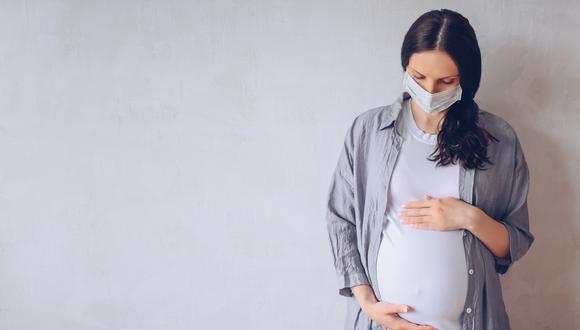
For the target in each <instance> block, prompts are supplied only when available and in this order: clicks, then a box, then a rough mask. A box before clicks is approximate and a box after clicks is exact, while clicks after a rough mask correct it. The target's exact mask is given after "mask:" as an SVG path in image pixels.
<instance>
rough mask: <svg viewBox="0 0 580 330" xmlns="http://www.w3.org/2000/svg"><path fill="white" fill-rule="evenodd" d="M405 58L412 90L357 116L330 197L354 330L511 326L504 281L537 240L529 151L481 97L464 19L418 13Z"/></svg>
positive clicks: (332, 230)
mask: <svg viewBox="0 0 580 330" xmlns="http://www.w3.org/2000/svg"><path fill="white" fill-rule="evenodd" d="M401 63H402V68H403V79H402V82H403V92H402V93H401V94H400V96H399V97H398V98H397V100H396V101H395V102H394V103H392V104H390V105H387V106H381V107H377V108H373V109H370V110H368V111H365V112H364V113H362V114H360V115H359V116H357V117H356V118H355V120H354V121H353V123H352V125H351V126H350V128H349V129H348V131H347V134H346V137H345V139H344V143H343V146H342V149H341V153H340V157H339V160H338V164H337V166H336V169H335V172H334V175H333V176H332V180H331V185H330V189H329V192H328V205H327V206H328V208H327V216H326V219H327V225H328V233H329V236H328V237H329V241H330V245H331V249H332V256H333V261H334V266H335V268H336V271H337V274H338V281H339V294H340V295H342V296H344V297H347V298H348V300H347V307H348V308H347V315H346V324H345V329H347V330H348V329H365V330H369V329H371V330H372V329H383V330H384V329H389V330H398V329H441V330H459V329H472V330H479V329H489V330H491V329H501V330H506V329H510V323H509V317H508V315H507V312H506V307H505V305H504V302H503V298H502V289H501V284H500V281H499V274H504V273H506V272H507V270H508V268H509V267H510V266H511V265H512V264H513V263H514V262H515V261H517V260H518V259H520V258H521V257H523V256H524V255H525V254H526V252H527V251H528V250H529V248H530V247H531V245H532V243H533V241H534V235H533V234H532V233H531V231H530V228H529V223H528V206H527V195H528V190H529V171H528V166H527V163H526V159H525V157H524V153H523V149H522V146H521V144H520V142H519V139H518V137H517V135H516V132H515V131H514V129H513V128H512V127H511V125H510V124H508V123H507V122H506V121H505V120H504V119H503V118H501V117H500V116H498V115H496V114H492V113H491V112H487V111H485V110H482V109H480V108H479V106H478V105H477V103H475V101H474V97H475V94H476V92H477V90H478V88H479V83H480V78H481V55H480V51H479V46H478V44H477V39H476V36H475V32H474V31H473V28H472V27H471V25H470V24H469V21H468V20H467V19H466V18H465V17H463V16H462V15H460V14H459V13H457V12H454V11H451V10H446V9H442V10H434V11H430V12H427V13H425V14H423V15H422V16H420V17H419V18H418V19H417V20H416V21H415V22H414V23H413V24H412V26H411V28H410V29H409V31H408V32H407V34H406V35H405V38H404V41H403V46H402V51H401Z"/></svg>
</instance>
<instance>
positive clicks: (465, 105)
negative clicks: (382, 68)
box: [401, 9, 499, 169]
mask: <svg viewBox="0 0 580 330" xmlns="http://www.w3.org/2000/svg"><path fill="white" fill-rule="evenodd" d="M429 50H439V51H443V52H446V53H447V54H449V56H451V58H452V59H453V60H454V61H455V64H456V65H457V67H458V68H459V76H460V84H461V89H462V90H463V93H462V95H461V100H459V101H457V102H455V103H454V104H452V105H451V107H450V108H449V110H447V113H446V115H445V117H444V119H443V120H444V122H443V125H442V129H441V131H440V132H439V133H438V134H437V147H436V149H435V151H433V153H432V154H431V156H433V157H432V158H428V159H429V160H431V161H436V162H437V165H438V166H445V165H448V164H449V163H453V164H456V163H457V162H458V161H459V162H461V165H462V166H463V167H465V168H468V169H473V168H478V169H485V168H484V165H485V163H489V164H491V165H493V162H492V161H491V160H489V158H488V156H487V146H488V143H489V140H490V139H493V140H495V141H496V142H497V141H499V140H498V139H497V138H496V137H494V136H493V135H491V133H489V132H488V131H487V130H486V129H484V128H482V127H480V126H479V125H478V119H479V107H478V106H477V103H475V101H474V100H473V98H474V97H475V93H476V92H477V90H478V88H479V83H480V80H481V53H480V51H479V45H478V43H477V38H476V36H475V31H474V30H473V28H472V27H471V25H470V24H469V20H468V19H467V18H465V17H463V16H462V15H461V14H459V13H457V12H455V11H452V10H449V9H440V10H432V11H429V12H426V13H424V14H423V15H421V16H420V17H419V18H418V19H417V20H416V21H415V22H414V23H413V24H412V25H411V27H410V28H409V31H407V33H406V34H405V39H404V40H403V46H402V48H401V64H402V65H403V71H405V69H406V68H407V65H408V64H409V59H410V58H411V55H413V54H414V53H417V52H422V51H429Z"/></svg>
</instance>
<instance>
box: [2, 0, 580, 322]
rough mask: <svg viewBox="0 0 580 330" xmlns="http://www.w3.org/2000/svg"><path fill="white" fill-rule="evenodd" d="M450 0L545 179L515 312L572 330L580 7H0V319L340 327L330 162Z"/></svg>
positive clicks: (488, 92) (495, 99)
mask: <svg viewBox="0 0 580 330" xmlns="http://www.w3.org/2000/svg"><path fill="white" fill-rule="evenodd" d="M442 7H443V8H450V9H454V10H457V11H459V12H461V13H463V14H464V15H465V16H466V17H468V18H469V19H470V21H471V23H472V25H473V26H474V28H475V30H476V32H477V35H478V39H479V41H480V46H481V49H482V52H483V80H482V86H481V89H480V91H479V94H478V96H477V98H476V100H477V102H478V103H479V104H480V106H481V107H482V108H484V109H486V110H488V111H491V112H494V113H498V114H500V115H502V116H503V117H504V118H506V119H507V120H508V121H509V122H510V123H511V124H512V125H513V126H514V127H515V128H516V130H517V132H518V134H519V136H520V139H521V141H522V144H523V146H524V148H525V152H526V157H527V159H528V162H529V166H530V171H531V175H532V183H531V193H530V200H529V203H530V207H531V209H530V212H531V226H532V228H533V231H534V232H535V234H536V236H537V241H536V242H535V245H534V247H533V249H531V250H530V252H529V254H528V255H527V256H526V257H525V258H524V259H522V260H521V262H519V264H517V265H515V266H514V268H512V269H511V270H510V272H509V273H508V274H506V276H504V277H503V278H502V282H503V285H504V298H505V300H506V304H507V306H508V310H509V313H510V318H511V320H512V326H513V328H514V329H572V328H578V327H580V316H579V315H578V313H577V311H578V310H580V299H579V298H578V296H579V294H580V277H579V276H578V273H579V272H580V258H579V257H580V255H579V251H580V238H579V237H580V235H579V232H580V225H579V223H578V217H579V215H580V206H579V203H578V200H579V199H580V188H579V186H580V179H579V178H580V176H578V175H577V174H576V173H574V170H577V169H578V168H579V165H580V143H579V142H578V141H579V136H578V133H577V129H578V128H579V127H580V116H579V113H580V112H579V111H578V107H579V105H580V93H578V92H577V89H578V85H580V63H579V62H578V58H579V57H578V51H580V42H579V39H578V34H577V33H576V31H578V29H579V28H580V21H579V20H578V12H579V11H580V5H579V4H578V2H572V1H550V2H547V1H510V2H505V1H472V2H469V3H467V2H465V1H366V2H360V1H258V0H254V1H217V0H216V1H162V0H158V1H120V2H113V1H62V0H60V1H59V0H54V1H40V0H37V1H2V2H1V4H0V91H1V94H0V95H1V97H0V151H1V155H2V156H1V157H2V158H1V159H0V329H7V330H24V329H43V330H57V329H58V330H67V329H70V330H81V329H82V330H97V329H119V330H121V329H122V330H137V329H139V330H150V329H163V330H165V329H171V330H181V329H204V330H205V329H208V330H212V329H248V330H254V329H260V330H261V329H264V330H265V329H340V328H342V322H343V317H344V298H342V297H340V296H339V295H338V293H337V287H336V284H337V283H336V281H335V275H334V269H333V266H332V262H331V255H330V247H329V245H328V241H327V233H326V225H325V222H324V212H325V210H324V206H325V200H324V198H325V197H326V196H325V194H326V192H327V189H328V184H329V180H330V175H331V171H332V170H333V168H334V165H335V164H336V160H337V157H338V151H339V147H340V144H341V143H342V138H343V135H344V132H345V131H346V128H347V127H348V125H349V124H350V122H351V120H352V119H353V118H354V116H356V115H357V114H359V113H361V112H363V111H364V110H366V109H368V108H370V107H374V106H378V105H383V104H388V103H390V102H392V101H393V100H394V98H395V97H396V96H397V95H398V93H399V92H400V91H401V86H400V77H401V67H400V58H399V53H400V47H401V42H402V39H403V35H404V33H405V32H406V31H407V29H408V28H409V26H410V24H411V23H412V22H413V21H414V20H415V19H416V18H417V17H418V16H419V15H420V14H421V13H423V12H425V11H427V10H430V9H439V8H442Z"/></svg>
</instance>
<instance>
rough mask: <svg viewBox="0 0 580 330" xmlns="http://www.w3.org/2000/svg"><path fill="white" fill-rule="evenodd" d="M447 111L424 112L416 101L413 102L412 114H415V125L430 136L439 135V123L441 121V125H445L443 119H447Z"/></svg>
mask: <svg viewBox="0 0 580 330" xmlns="http://www.w3.org/2000/svg"><path fill="white" fill-rule="evenodd" d="M447 111H448V109H445V110H443V111H440V112H433V113H427V112H425V111H423V109H421V108H420V107H419V105H418V104H416V103H415V101H414V100H411V113H412V114H413V118H414V119H415V123H416V124H417V127H419V129H421V130H422V131H423V132H425V133H429V134H437V133H439V130H440V129H441V127H439V128H438V127H437V124H438V123H439V121H441V124H442V123H443V120H441V119H442V118H443V117H445V114H446V113H447Z"/></svg>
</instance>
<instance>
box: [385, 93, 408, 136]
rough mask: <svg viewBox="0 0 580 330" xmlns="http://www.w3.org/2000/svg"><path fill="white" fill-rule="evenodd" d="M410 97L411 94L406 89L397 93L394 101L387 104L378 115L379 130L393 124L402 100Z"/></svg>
mask: <svg viewBox="0 0 580 330" xmlns="http://www.w3.org/2000/svg"><path fill="white" fill-rule="evenodd" d="M409 98H411V95H410V94H409V93H407V92H406V91H404V92H402V93H401V94H399V96H398V97H397V99H396V100H395V102H393V103H391V104H389V105H387V106H386V107H385V108H384V109H383V111H381V113H380V115H379V123H380V125H379V130H382V129H384V128H387V127H389V126H391V125H392V124H393V122H395V121H396V120H397V119H398V118H399V113H400V112H401V109H402V108H403V102H404V101H406V100H408V99H409Z"/></svg>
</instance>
